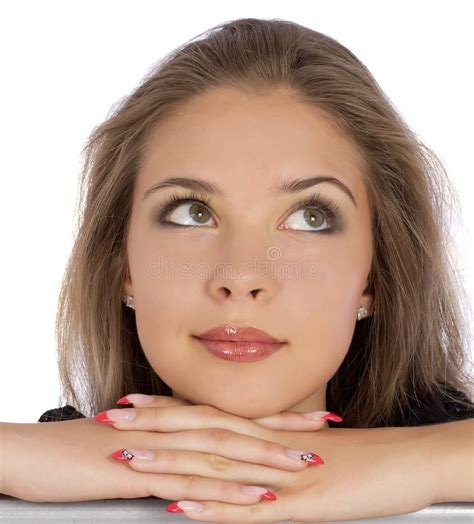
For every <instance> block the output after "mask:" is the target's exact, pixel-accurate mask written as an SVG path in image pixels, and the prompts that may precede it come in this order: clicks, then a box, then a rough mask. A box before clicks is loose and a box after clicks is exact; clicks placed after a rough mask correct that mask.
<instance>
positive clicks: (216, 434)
mask: <svg viewBox="0 0 474 524" xmlns="http://www.w3.org/2000/svg"><path fill="white" fill-rule="evenodd" d="M232 435H233V432H232V431H230V430H229V429H222V428H217V429H210V430H209V435H208V436H209V438H210V439H211V440H212V442H213V444H214V445H217V446H222V445H223V444H225V443H226V442H228V440H229V439H230V438H231V436H232Z"/></svg>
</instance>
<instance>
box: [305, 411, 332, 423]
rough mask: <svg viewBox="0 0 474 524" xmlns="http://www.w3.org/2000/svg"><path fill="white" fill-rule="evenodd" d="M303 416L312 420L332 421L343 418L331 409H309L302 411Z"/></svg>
mask: <svg viewBox="0 0 474 524" xmlns="http://www.w3.org/2000/svg"><path fill="white" fill-rule="evenodd" d="M301 414H302V415H303V417H305V418H308V419H310V420H330V421H331V422H342V418H341V417H340V416H339V415H335V414H334V413H331V412H330V411H308V412H307V413H301Z"/></svg>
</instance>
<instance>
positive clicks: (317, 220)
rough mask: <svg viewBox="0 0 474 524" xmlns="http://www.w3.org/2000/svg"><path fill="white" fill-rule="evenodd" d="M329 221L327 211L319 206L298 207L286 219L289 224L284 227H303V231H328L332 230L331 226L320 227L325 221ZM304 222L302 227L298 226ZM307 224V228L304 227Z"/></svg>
mask: <svg viewBox="0 0 474 524" xmlns="http://www.w3.org/2000/svg"><path fill="white" fill-rule="evenodd" d="M325 222H326V223H327V218H326V213H325V212H324V211H323V210H321V209H318V208H311V207H306V208H301V209H298V211H296V212H295V213H293V214H292V215H290V216H289V217H288V219H287V221H286V223H287V224H289V225H288V226H285V227H283V229H303V231H314V232H320V231H328V230H331V229H332V228H331V227H324V228H323V229H320V228H321V226H323V225H324V223H325ZM301 224H303V228H302V227H298V226H299V225H301ZM304 226H306V228H304Z"/></svg>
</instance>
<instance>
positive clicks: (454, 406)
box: [403, 387, 474, 426]
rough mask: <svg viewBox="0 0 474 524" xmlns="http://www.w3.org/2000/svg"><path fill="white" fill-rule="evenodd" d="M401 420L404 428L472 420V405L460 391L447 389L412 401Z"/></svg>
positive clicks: (473, 413)
mask: <svg viewBox="0 0 474 524" xmlns="http://www.w3.org/2000/svg"><path fill="white" fill-rule="evenodd" d="M403 418H404V420H403V425H404V426H422V425H427V424H441V423H443V422H454V421H457V420H465V419H469V418H474V404H473V403H472V402H471V401H470V400H469V399H468V398H467V396H466V395H465V394H464V393H463V392H462V391H458V390H457V389H455V388H452V387H447V388H445V389H442V390H440V391H439V392H438V393H436V394H432V395H427V396H425V397H424V398H421V399H420V398H417V399H414V400H413V402H412V403H411V405H410V407H409V409H408V412H407V413H406V414H405V416H404V417H403Z"/></svg>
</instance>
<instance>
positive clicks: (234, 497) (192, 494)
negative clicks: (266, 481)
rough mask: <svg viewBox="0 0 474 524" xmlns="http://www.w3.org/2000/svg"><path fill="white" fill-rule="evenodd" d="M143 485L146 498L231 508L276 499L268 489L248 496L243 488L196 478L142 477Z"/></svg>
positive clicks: (165, 475) (234, 484)
mask: <svg viewBox="0 0 474 524" xmlns="http://www.w3.org/2000/svg"><path fill="white" fill-rule="evenodd" d="M142 477H143V482H144V484H145V485H146V487H145V488H144V491H145V492H146V494H147V496H154V497H159V498H162V499H167V500H177V499H183V498H186V499H194V500H219V501H225V502H230V503H232V504H238V505H244V504H254V503H255V502H258V501H260V500H266V501H267V502H270V501H272V500H273V499H275V498H276V497H277V495H275V494H274V495H272V494H271V493H272V490H271V488H270V489H268V488H267V487H265V486H254V485H253V483H252V484H251V485H250V486H249V487H254V488H258V487H261V488H262V489H261V490H260V493H261V492H262V491H263V494H249V493H246V492H245V491H244V490H243V489H242V488H243V487H244V484H241V483H239V482H234V481H226V480H217V479H212V478H206V477H201V476H197V475H189V476H187V475H171V474H159V475H143V476H142Z"/></svg>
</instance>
